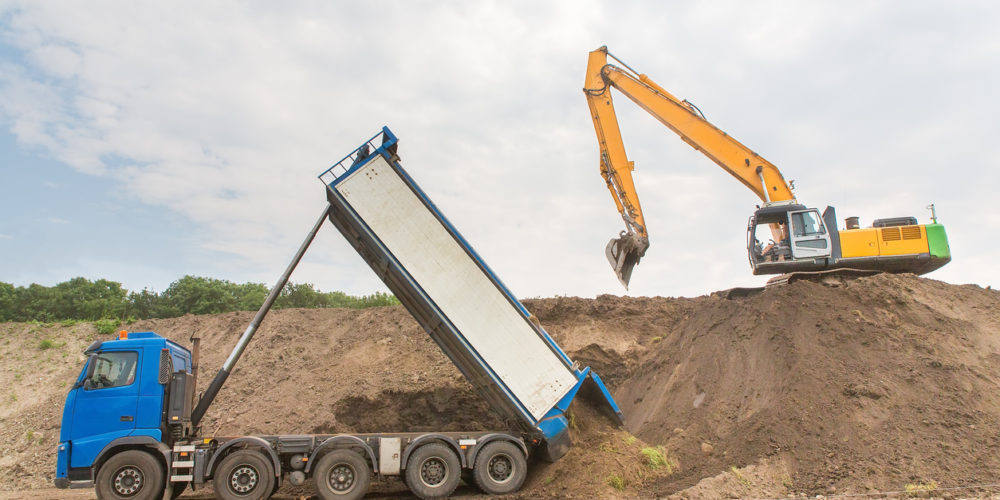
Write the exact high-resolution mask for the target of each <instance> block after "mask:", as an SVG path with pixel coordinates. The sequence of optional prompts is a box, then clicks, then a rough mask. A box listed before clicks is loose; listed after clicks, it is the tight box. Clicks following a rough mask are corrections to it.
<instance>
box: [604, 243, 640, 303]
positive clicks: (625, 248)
mask: <svg viewBox="0 0 1000 500" xmlns="http://www.w3.org/2000/svg"><path fill="white" fill-rule="evenodd" d="M647 248H649V241H648V240H647V239H646V238H642V237H640V236H639V235H638V234H636V233H626V232H624V231H623V232H622V233H621V235H619V237H618V238H612V239H611V241H609V242H608V246H607V247H605V248H604V255H605V256H607V258H608V262H609V263H611V268H612V269H614V271H615V276H617V277H618V281H620V282H621V284H622V286H624V287H625V289H626V290H628V282H629V281H630V280H631V278H632V268H634V267H635V265H636V264H638V263H639V259H640V258H642V256H643V255H644V254H645V253H646V249H647Z"/></svg>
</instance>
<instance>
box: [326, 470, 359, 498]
mask: <svg viewBox="0 0 1000 500" xmlns="http://www.w3.org/2000/svg"><path fill="white" fill-rule="evenodd" d="M326 480H327V483H329V484H330V489H332V490H333V492H334V493H336V494H344V493H347V492H349V491H351V489H353V488H354V485H355V484H356V481H357V473H356V471H355V470H354V467H351V465H350V464H346V463H340V464H336V465H334V466H333V468H331V469H330V475H329V476H327V478H326Z"/></svg>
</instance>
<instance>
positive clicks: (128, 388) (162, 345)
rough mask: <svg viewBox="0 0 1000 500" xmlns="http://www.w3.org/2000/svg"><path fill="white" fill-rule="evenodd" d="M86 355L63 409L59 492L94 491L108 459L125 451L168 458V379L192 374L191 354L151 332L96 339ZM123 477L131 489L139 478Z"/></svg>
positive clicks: (57, 484)
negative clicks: (143, 451) (148, 452)
mask: <svg viewBox="0 0 1000 500" xmlns="http://www.w3.org/2000/svg"><path fill="white" fill-rule="evenodd" d="M84 354H85V355H86V356H87V361H86V363H85V364H84V366H83V368H82V369H81V370H80V375H79V376H78V377H77V379H76V382H75V383H74V384H73V386H72V388H71V389H70V391H69V394H68V395H67V396H66V403H65V405H64V406H63V418H62V427H61V429H60V431H59V445H58V448H57V450H58V452H57V460H56V478H55V484H56V486H57V487H60V488H66V487H81V488H89V487H92V486H93V484H94V479H95V474H96V472H97V470H98V469H99V468H100V466H101V464H102V463H103V462H104V460H106V459H107V458H110V457H111V456H113V455H114V454H116V453H118V452H119V451H122V450H123V449H126V448H142V449H152V450H156V451H157V452H154V456H155V455H157V454H159V455H160V456H163V457H166V455H164V452H165V453H166V454H169V448H167V445H166V444H165V441H168V440H169V432H168V428H167V427H168V426H167V422H166V419H165V410H166V406H165V405H166V396H167V388H168V385H169V382H170V376H171V375H172V374H173V373H174V372H185V373H190V371H191V353H190V351H188V350H187V349H185V348H183V347H181V346H179V345H177V344H175V343H173V342H171V341H170V340H167V339H165V338H163V337H161V336H159V335H157V334H156V333H153V332H132V333H127V332H124V331H123V332H120V333H119V336H118V338H117V339H115V340H108V341H95V342H94V343H92V344H91V345H90V346H89V347H87V349H86V351H84ZM165 438H167V439H165ZM123 479H129V480H128V481H125V482H126V483H129V484H130V485H131V484H132V483H134V482H135V481H136V480H141V478H136V477H131V476H129V475H128V474H125V475H124V476H123ZM127 490H128V488H126V489H125V491H124V492H127Z"/></svg>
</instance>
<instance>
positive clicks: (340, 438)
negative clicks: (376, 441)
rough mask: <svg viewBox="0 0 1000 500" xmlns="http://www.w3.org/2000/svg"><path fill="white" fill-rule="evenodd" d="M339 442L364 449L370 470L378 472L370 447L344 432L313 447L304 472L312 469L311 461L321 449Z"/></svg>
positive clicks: (339, 443) (375, 459) (376, 462)
mask: <svg viewBox="0 0 1000 500" xmlns="http://www.w3.org/2000/svg"><path fill="white" fill-rule="evenodd" d="M341 444H348V445H350V446H357V447H360V448H362V449H364V450H365V453H367V454H368V459H369V460H371V461H372V470H373V471H374V472H375V474H378V459H377V458H375V452H374V451H373V450H372V447H371V446H368V443H366V442H364V441H362V440H361V438H359V437H357V436H348V435H346V434H338V435H336V436H333V437H330V438H327V440H326V441H323V442H322V443H320V445H319V446H317V447H316V449H314V450H313V451H312V453H311V454H309V461H308V462H306V468H305V471H304V472H305V473H306V474H308V473H309V471H310V470H311V469H312V464H313V462H315V461H316V457H317V456H318V455H319V452H321V451H323V450H324V449H326V448H332V447H336V446H337V445H341Z"/></svg>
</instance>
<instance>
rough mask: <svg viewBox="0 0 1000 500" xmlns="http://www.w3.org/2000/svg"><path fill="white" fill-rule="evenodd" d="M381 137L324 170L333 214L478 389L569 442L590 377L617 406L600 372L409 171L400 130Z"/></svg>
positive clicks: (507, 411) (510, 414)
mask: <svg viewBox="0 0 1000 500" xmlns="http://www.w3.org/2000/svg"><path fill="white" fill-rule="evenodd" d="M380 135H381V138H382V142H381V144H380V145H376V144H375V143H374V142H373V141H375V140H376V139H377V138H378V137H379V136H376V137H375V138H373V139H372V140H371V141H369V142H367V143H365V144H364V145H362V147H360V148H358V149H357V150H355V152H354V153H352V154H351V155H349V156H348V157H347V158H345V159H344V160H343V161H341V162H340V163H338V164H337V165H335V166H334V167H332V168H331V169H329V170H327V171H326V172H324V173H323V174H322V175H321V176H320V178H321V179H322V180H323V182H324V183H325V184H326V185H327V198H328V200H329V201H330V204H331V210H330V220H331V221H332V222H333V224H334V225H335V226H337V228H338V229H339V230H340V232H341V233H342V234H343V235H344V237H345V238H347V240H348V241H349V242H350V243H351V245H352V246H353V247H354V248H355V249H356V250H357V251H358V253H359V254H360V255H361V256H362V258H363V259H364V260H365V262H367V263H368V264H369V266H371V268H372V269H373V270H374V271H375V272H376V274H378V276H379V278H381V279H382V281H383V282H385V284H386V285H387V286H388V287H389V289H390V290H392V292H393V293H394V294H395V295H396V297H398V298H399V300H400V302H402V303H403V305H404V306H405V307H406V308H407V310H409V312H410V313H411V314H412V315H413V316H414V318H416V320H417V321H418V322H419V323H420V325H421V326H422V327H423V328H424V329H425V330H426V331H427V333H428V334H430V336H431V337H432V338H433V339H434V341H435V342H437V344H438V345H439V346H440V347H441V349H442V350H443V351H444V353H445V354H446V355H447V356H448V357H449V358H450V359H451V360H452V361H453V362H454V363H455V365H456V366H457V367H458V369H459V370H460V371H461V372H462V374H463V375H465V377H466V378H467V379H469V381H470V382H471V383H472V385H473V387H474V388H475V389H476V391H477V392H478V393H479V394H480V395H481V396H482V397H483V398H484V399H486V401H487V402H489V404H490V405H491V406H492V407H493V408H494V409H495V410H497V411H498V412H500V413H501V414H502V415H504V416H506V417H507V418H508V419H509V420H511V421H513V422H517V423H519V424H520V426H521V427H522V428H523V429H524V430H527V431H537V432H539V433H541V434H542V437H543V438H544V439H547V440H548V441H553V440H557V441H558V440H565V439H567V438H566V437H565V435H564V434H565V433H564V430H565V425H564V423H565V419H564V412H565V410H566V409H567V408H568V405H569V402H570V401H571V400H572V398H573V396H574V395H575V394H576V391H577V389H578V388H579V387H580V384H581V383H582V382H583V381H584V380H585V379H587V378H591V379H592V380H594V381H595V382H597V384H598V386H599V388H600V389H602V392H603V393H604V394H605V395H606V397H607V398H608V399H609V403H610V404H611V405H612V409H613V410H614V411H616V412H617V410H618V409H617V406H614V402H613V401H611V400H610V395H608V394H607V390H606V389H604V387H603V384H601V383H600V379H599V378H597V377H596V375H592V374H591V373H590V371H589V369H584V370H578V369H577V368H575V367H574V365H573V363H572V361H571V360H570V359H569V357H568V356H567V355H566V354H565V353H564V352H563V351H562V350H561V349H560V348H559V346H558V345H556V343H555V342H554V341H553V340H552V339H551V337H549V335H548V334H547V333H545V331H544V330H543V329H542V328H541V327H540V326H539V325H537V324H536V323H535V322H532V321H531V319H530V313H529V312H528V311H527V310H526V309H525V308H524V306H523V305H521V303H520V302H518V300H517V299H516V298H515V297H514V296H513V295H512V294H511V293H510V291H509V290H508V289H507V288H506V287H505V286H504V285H503V283H501V281H500V279H499V278H497V276H496V275H495V274H494V273H493V272H492V271H491V270H490V268H489V267H488V266H487V265H486V263H485V262H483V260H482V259H481V258H480V257H479V256H478V255H477V254H476V252H475V251H474V250H473V249H472V247H471V246H470V245H469V244H468V243H467V242H466V241H465V240H464V239H463V238H462V236H461V235H460V234H459V233H458V230H456V229H455V227H454V226H452V225H451V224H450V223H449V222H448V220H447V219H446V218H445V217H444V215H443V214H442V213H441V212H440V211H439V210H438V209H437V208H436V207H435V206H434V204H433V203H432V202H431V201H430V199H429V198H428V197H427V195H426V194H425V193H424V192H423V191H422V190H421V189H420V187H419V186H417V184H416V183H415V182H414V181H413V179H411V178H410V177H409V175H407V173H406V171H405V170H403V168H402V167H401V166H400V164H399V158H398V156H396V138H395V137H394V136H393V135H392V133H391V132H390V131H389V130H388V129H383V132H382V134H380ZM566 444H567V445H568V442H566ZM564 451H565V450H563V452H564ZM553 455H554V458H558V455H561V453H553Z"/></svg>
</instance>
